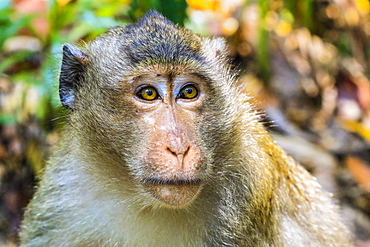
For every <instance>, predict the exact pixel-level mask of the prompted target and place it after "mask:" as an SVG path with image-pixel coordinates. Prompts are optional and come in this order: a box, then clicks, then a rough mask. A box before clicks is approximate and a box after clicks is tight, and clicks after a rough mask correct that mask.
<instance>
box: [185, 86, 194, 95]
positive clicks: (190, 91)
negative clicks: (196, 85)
mask: <svg viewBox="0 0 370 247" xmlns="http://www.w3.org/2000/svg"><path fill="white" fill-rule="evenodd" d="M185 92H186V93H187V94H192V93H193V89H192V88H190V87H188V88H186V89H185Z"/></svg>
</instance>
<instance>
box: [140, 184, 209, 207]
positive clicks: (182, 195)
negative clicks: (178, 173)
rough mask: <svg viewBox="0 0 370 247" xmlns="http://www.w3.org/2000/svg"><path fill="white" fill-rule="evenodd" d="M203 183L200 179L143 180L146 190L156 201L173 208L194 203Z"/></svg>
mask: <svg viewBox="0 0 370 247" xmlns="http://www.w3.org/2000/svg"><path fill="white" fill-rule="evenodd" d="M201 182H202V181H201V180H200V179H158V178H144V179H143V183H144V185H145V187H146V189H147V190H148V192H149V193H150V194H151V195H152V196H153V197H154V198H155V199H157V200H159V201H161V202H163V203H165V204H166V205H169V206H172V207H179V206H183V205H187V204H189V203H190V202H191V201H193V200H194V199H195V198H196V197H197V195H198V193H199V190H200V187H201Z"/></svg>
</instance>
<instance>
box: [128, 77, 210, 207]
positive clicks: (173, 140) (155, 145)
mask: <svg viewBox="0 0 370 247" xmlns="http://www.w3.org/2000/svg"><path fill="white" fill-rule="evenodd" d="M129 84H130V93H129V98H130V99H131V103H132V104H133V105H134V107H135V109H136V118H137V121H138V122H139V126H146V128H145V129H146V132H147V135H146V137H145V142H146V144H145V151H144V153H143V155H142V158H141V161H140V162H141V164H140V165H141V166H142V167H141V168H142V169H141V174H140V177H141V183H142V184H143V186H144V188H145V189H146V190H147V191H149V192H150V193H151V194H152V195H153V196H154V197H155V198H156V199H158V200H159V201H162V202H164V203H166V204H168V205H171V206H181V205H185V204H187V203H189V202H191V201H192V200H193V199H194V198H195V197H196V195H197V194H198V192H199V190H200V188H201V185H202V179H203V175H204V170H205V168H206V164H205V159H204V155H203V153H204V152H203V151H202V149H201V146H200V145H199V143H198V141H197V139H199V138H197V136H198V134H197V133H198V130H197V128H196V126H197V121H198V120H199V113H200V110H201V107H202V104H203V101H204V98H205V94H206V87H205V83H204V82H203V81H202V80H201V79H200V78H199V77H197V76H196V75H192V74H190V73H178V74H173V73H172V74H169V73H166V72H161V71H156V73H148V74H142V75H140V76H137V77H134V78H133V79H132V80H130V81H129Z"/></svg>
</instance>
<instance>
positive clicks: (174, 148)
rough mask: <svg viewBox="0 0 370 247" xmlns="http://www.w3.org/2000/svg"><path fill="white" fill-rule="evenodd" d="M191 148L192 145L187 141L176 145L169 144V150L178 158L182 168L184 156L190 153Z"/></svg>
mask: <svg viewBox="0 0 370 247" xmlns="http://www.w3.org/2000/svg"><path fill="white" fill-rule="evenodd" d="M171 144H172V143H171ZM189 149H190V145H188V144H186V143H176V145H169V146H168V147H167V150H168V151H169V152H170V153H171V154H172V155H173V156H175V157H176V158H177V161H178V165H180V166H181V167H182V168H183V166H184V158H185V156H186V155H187V154H188V152H189Z"/></svg>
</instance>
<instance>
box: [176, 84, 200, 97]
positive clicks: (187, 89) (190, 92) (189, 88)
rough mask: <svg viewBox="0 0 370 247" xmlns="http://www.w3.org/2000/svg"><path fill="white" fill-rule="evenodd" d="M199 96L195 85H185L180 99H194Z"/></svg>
mask: <svg viewBox="0 0 370 247" xmlns="http://www.w3.org/2000/svg"><path fill="white" fill-rule="evenodd" d="M197 96H198V89H197V88H196V87H194V86H193V85H185V86H184V87H183V88H182V89H181V90H180V93H179V96H178V97H179V98H182V99H194V98H195V97H197Z"/></svg>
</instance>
